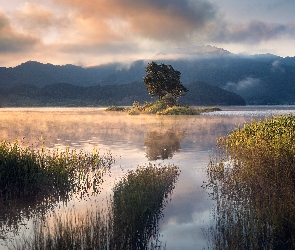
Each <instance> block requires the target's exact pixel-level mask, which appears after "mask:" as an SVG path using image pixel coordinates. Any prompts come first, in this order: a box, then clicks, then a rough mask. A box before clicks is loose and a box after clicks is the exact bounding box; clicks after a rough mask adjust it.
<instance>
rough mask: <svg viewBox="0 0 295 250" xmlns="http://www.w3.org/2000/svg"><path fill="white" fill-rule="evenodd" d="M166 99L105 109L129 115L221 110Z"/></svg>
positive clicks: (179, 113) (195, 112)
mask: <svg viewBox="0 0 295 250" xmlns="http://www.w3.org/2000/svg"><path fill="white" fill-rule="evenodd" d="M170 105H171V104H170V103H169V101H167V99H165V97H164V98H162V100H158V101H156V102H145V103H144V104H143V105H141V104H140V103H139V102H134V103H133V107H132V108H123V107H116V106H110V107H108V108H107V109H106V111H126V112H128V114H130V115H139V114H157V115H200V114H201V113H204V112H212V111H218V110H221V109H220V108H217V107H206V108H192V107H189V106H179V105H177V106H176V105H172V106H170Z"/></svg>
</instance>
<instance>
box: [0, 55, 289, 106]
mask: <svg viewBox="0 0 295 250" xmlns="http://www.w3.org/2000/svg"><path fill="white" fill-rule="evenodd" d="M216 51H217V52H219V53H215V54H212V53H211V54H210V55H208V54H206V55H200V54H198V55H196V56H195V57H192V55H190V58H189V59H188V58H185V57H182V58H179V59H174V60H172V59H169V60H168V59H167V60H164V59H160V58H161V57H163V56H167V55H162V54H159V55H156V57H155V58H154V59H153V60H155V61H156V62H157V63H164V64H167V65H172V66H173V68H174V69H176V70H178V71H179V72H181V82H182V83H183V84H184V85H185V86H186V87H187V88H188V90H189V92H188V93H187V95H186V96H185V97H183V98H181V102H182V103H187V104H190V105H191V104H194V105H221V104H224V105H242V104H245V102H246V104H248V105H252V104H257V105H276V104H280V105H282V104H295V57H286V58H282V57H279V56H275V55H271V54H266V55H251V56H245V55H244V56H242V55H235V54H232V53H230V52H226V51H224V50H222V49H219V50H218V49H216ZM157 56H158V57H157ZM168 57H169V55H168V56H167V58H168ZM147 63H148V61H144V60H137V61H134V62H131V63H128V64H127V63H126V64H124V63H111V64H104V65H99V66H95V67H88V68H83V67H80V66H75V65H63V66H60V65H52V64H49V63H47V64H43V63H39V62H34V61H29V62H26V63H22V64H21V65H19V66H16V67H12V68H5V67H2V68H0V76H1V77H0V105H2V106H28V105H33V106H40V105H45V106H48V105H55V106H56V105H70V106H75V105H78V106H80V105H90V106H97V105H110V104H113V105H130V104H132V102H133V101H140V102H144V101H147V100H148V101H149V100H150V97H149V96H148V94H147V91H146V89H145V87H144V84H143V77H144V76H145V74H146V72H145V67H146V65H147Z"/></svg>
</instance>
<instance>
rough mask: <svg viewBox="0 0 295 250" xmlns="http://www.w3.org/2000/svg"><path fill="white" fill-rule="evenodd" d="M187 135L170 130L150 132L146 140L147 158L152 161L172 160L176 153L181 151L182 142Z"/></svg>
mask: <svg viewBox="0 0 295 250" xmlns="http://www.w3.org/2000/svg"><path fill="white" fill-rule="evenodd" d="M184 137H185V133H184V132H183V131H180V130H175V129H169V130H167V131H164V132H163V131H161V132H159V131H156V130H154V131H149V132H148V133H147V135H146V138H145V140H144V146H145V147H146V157H147V158H148V159H149V160H150V161H156V160H158V159H162V160H165V159H168V158H172V157H173V155H174V153H175V152H178V151H179V149H180V142H181V141H182V140H183V139H184Z"/></svg>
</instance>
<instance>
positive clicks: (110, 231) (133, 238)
mask: <svg viewBox="0 0 295 250" xmlns="http://www.w3.org/2000/svg"><path fill="white" fill-rule="evenodd" d="M178 175H179V169H178V168H177V167H175V166H159V167H157V166H155V165H151V164H150V165H148V166H144V167H138V168H137V169H136V170H132V171H129V172H128V173H127V174H126V175H125V176H124V177H123V178H122V179H121V180H120V181H119V182H118V183H117V184H116V185H115V187H114V189H113V191H114V196H113V197H112V198H110V201H109V202H108V206H107V208H106V210H99V209H98V210H96V211H95V212H93V211H92V212H91V211H88V212H87V213H86V214H84V215H78V214H77V213H76V212H75V211H70V212H68V213H67V214H66V216H65V217H64V218H63V219H61V217H60V216H55V218H54V222H53V226H52V225H49V223H48V222H46V223H45V224H44V223H42V222H41V223H40V221H39V222H36V223H35V228H34V232H33V234H32V237H31V238H25V237H23V238H22V239H21V240H20V241H18V242H16V244H15V246H14V249H19V250H25V249H104V250H113V249H114V250H124V249H125V250H127V249H128V250H133V249H164V248H165V246H164V245H163V244H162V243H161V242H160V241H159V240H158V237H159V234H158V226H159V219H160V218H161V217H162V216H163V213H162V211H163V209H164V208H165V205H166V204H167V202H168V201H169V198H170V195H171V193H172V190H173V189H174V187H175V183H176V181H177V178H178Z"/></svg>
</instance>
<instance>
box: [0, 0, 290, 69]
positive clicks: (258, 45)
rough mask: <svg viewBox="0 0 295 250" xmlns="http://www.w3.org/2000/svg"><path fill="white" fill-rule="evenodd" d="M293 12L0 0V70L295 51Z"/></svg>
mask: <svg viewBox="0 0 295 250" xmlns="http://www.w3.org/2000/svg"><path fill="white" fill-rule="evenodd" d="M294 13H295V1H294V0H247V1H245V0H83V1H82V0H28V1H27V0H0V67H15V66H17V65H19V64H21V63H23V62H26V61H29V60H32V61H39V62H42V63H52V64H56V65H64V64H74V65H80V66H85V67H87V66H94V65H100V64H104V63H110V62H130V61H134V60H138V59H147V60H149V59H151V58H153V56H154V55H156V54H157V53H160V52H162V51H169V50H170V49H171V51H173V49H176V48H184V49H187V48H194V47H196V46H201V45H211V46H215V47H217V48H223V49H225V50H228V51H230V52H232V53H236V54H240V53H241V54H265V53H271V54H275V55H278V56H282V57H286V56H295V16H294Z"/></svg>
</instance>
